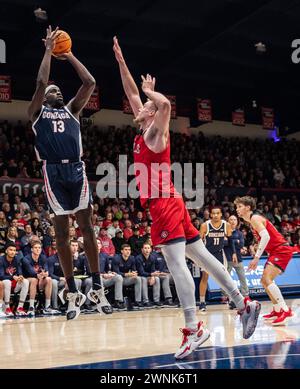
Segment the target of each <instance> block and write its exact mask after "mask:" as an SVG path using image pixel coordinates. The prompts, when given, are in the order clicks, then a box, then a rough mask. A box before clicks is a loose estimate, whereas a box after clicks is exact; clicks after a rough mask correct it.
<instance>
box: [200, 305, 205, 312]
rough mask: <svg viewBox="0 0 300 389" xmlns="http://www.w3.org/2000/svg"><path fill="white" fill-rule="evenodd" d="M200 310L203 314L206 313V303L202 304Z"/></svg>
mask: <svg viewBox="0 0 300 389" xmlns="http://www.w3.org/2000/svg"><path fill="white" fill-rule="evenodd" d="M199 310H200V311H202V312H205V311H206V304H205V303H200V305H199Z"/></svg>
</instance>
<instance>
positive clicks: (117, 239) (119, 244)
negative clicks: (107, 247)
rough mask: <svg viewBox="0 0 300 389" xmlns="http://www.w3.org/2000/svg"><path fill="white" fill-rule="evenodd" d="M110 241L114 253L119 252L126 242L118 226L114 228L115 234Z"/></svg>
mask: <svg viewBox="0 0 300 389" xmlns="http://www.w3.org/2000/svg"><path fill="white" fill-rule="evenodd" d="M112 242H113V245H114V247H115V251H116V254H121V247H122V246H123V244H125V243H126V240H125V239H124V238H123V232H122V230H121V229H120V228H119V229H117V230H116V236H115V237H114V238H112Z"/></svg>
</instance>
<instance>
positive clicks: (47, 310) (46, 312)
mask: <svg viewBox="0 0 300 389" xmlns="http://www.w3.org/2000/svg"><path fill="white" fill-rule="evenodd" d="M42 313H43V315H46V316H50V315H59V314H60V312H59V311H58V310H57V309H53V308H51V307H47V308H44V309H43V311H42Z"/></svg>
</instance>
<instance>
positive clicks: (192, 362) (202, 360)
mask: <svg viewBox="0 0 300 389" xmlns="http://www.w3.org/2000/svg"><path fill="white" fill-rule="evenodd" d="M197 351H198V350H197ZM199 351H200V350H199ZM291 356H300V354H290V353H288V354H265V355H241V356H239V357H233V358H232V357H227V358H211V359H199V360H198V361H189V362H182V363H180V362H177V363H170V364H169V365H159V366H156V367H155V368H156V369H159V368H160V367H169V366H179V365H193V364H194V363H199V362H210V361H224V360H226V359H228V360H232V359H241V358H263V357H291Z"/></svg>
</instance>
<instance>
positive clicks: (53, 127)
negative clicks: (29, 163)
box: [32, 105, 82, 162]
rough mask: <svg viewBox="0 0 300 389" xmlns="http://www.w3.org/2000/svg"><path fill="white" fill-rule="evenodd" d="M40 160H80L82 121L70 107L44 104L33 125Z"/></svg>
mask: <svg viewBox="0 0 300 389" xmlns="http://www.w3.org/2000/svg"><path fill="white" fill-rule="evenodd" d="M32 129H33V131H34V133H35V136H36V137H35V149H36V153H37V157H38V160H46V161H53V162H55V161H61V160H79V159H80V157H81V155H82V143H81V133H80V123H79V121H78V120H77V119H76V118H75V116H73V115H72V113H71V112H70V111H69V109H68V108H67V107H66V106H64V107H63V108H59V109H57V108H48V107H45V106H44V105H43V106H42V109H41V112H40V114H39V116H38V118H37V119H36V121H35V122H34V123H33V125H32Z"/></svg>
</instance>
